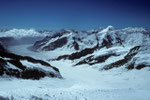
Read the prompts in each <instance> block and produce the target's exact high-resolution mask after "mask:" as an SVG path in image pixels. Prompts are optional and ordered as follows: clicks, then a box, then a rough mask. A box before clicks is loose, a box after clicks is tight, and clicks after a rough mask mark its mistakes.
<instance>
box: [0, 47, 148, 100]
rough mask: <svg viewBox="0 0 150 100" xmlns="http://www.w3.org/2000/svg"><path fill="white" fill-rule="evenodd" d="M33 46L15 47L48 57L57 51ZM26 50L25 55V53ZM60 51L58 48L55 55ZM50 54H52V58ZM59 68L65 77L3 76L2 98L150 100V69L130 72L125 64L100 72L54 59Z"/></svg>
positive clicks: (68, 61)
mask: <svg viewBox="0 0 150 100" xmlns="http://www.w3.org/2000/svg"><path fill="white" fill-rule="evenodd" d="M28 46H30V45H22V46H20V48H21V49H24V50H25V51H22V50H20V48H19V47H18V46H12V47H11V48H9V50H12V52H13V50H15V52H16V51H18V52H17V53H18V54H22V55H26V53H28V54H29V55H33V57H35V58H36V57H37V58H39V57H41V59H44V58H45V60H47V58H50V57H51V56H52V54H53V53H54V52H47V53H49V55H48V54H47V55H45V53H39V54H38V53H36V52H31V51H29V50H28V49H27V47H28ZM23 52H24V54H23ZM56 52H57V50H56V51H55V54H57V53H56ZM48 56H49V57H48ZM50 64H51V65H53V66H56V67H57V68H59V70H60V72H61V75H62V76H63V78H64V79H55V78H54V79H51V78H48V77H45V78H43V79H40V80H23V79H17V78H11V77H7V78H6V76H3V77H2V78H0V81H1V82H0V98H5V99H7V98H9V99H15V100H150V95H149V94H150V85H149V83H150V78H149V76H150V69H149V68H143V69H141V70H136V69H134V70H131V71H127V70H125V69H124V68H123V67H120V68H114V69H112V70H108V71H99V70H97V68H91V67H90V66H89V65H80V66H76V67H74V66H73V62H72V61H70V60H60V61H51V62H50Z"/></svg>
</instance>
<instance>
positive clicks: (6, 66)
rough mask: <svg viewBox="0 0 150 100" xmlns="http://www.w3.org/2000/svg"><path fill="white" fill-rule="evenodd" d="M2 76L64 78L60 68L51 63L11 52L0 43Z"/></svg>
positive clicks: (0, 69)
mask: <svg viewBox="0 0 150 100" xmlns="http://www.w3.org/2000/svg"><path fill="white" fill-rule="evenodd" d="M0 76H13V77H17V78H23V79H40V78H43V77H46V76H47V77H56V78H62V76H61V75H60V73H59V70H58V69H57V68H56V67H53V66H51V65H50V64H49V63H47V62H44V61H42V60H37V59H34V58H31V57H28V56H20V55H16V54H13V53H10V52H8V51H7V50H6V49H5V48H4V47H3V46H2V45H0Z"/></svg>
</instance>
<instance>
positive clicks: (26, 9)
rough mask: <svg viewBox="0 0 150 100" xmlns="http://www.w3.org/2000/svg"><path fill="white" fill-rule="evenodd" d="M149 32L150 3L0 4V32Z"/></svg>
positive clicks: (2, 0) (37, 0)
mask: <svg viewBox="0 0 150 100" xmlns="http://www.w3.org/2000/svg"><path fill="white" fill-rule="evenodd" d="M108 25H112V26H114V27H117V28H124V27H145V28H150V0H0V28H35V29H62V28H71V29H80V30H84V29H92V28H98V27H106V26H108Z"/></svg>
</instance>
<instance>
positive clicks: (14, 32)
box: [0, 29, 47, 38]
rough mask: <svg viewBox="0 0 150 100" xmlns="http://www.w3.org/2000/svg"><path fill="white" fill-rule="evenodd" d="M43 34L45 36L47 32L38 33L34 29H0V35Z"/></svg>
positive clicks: (26, 35) (36, 35) (19, 36)
mask: <svg viewBox="0 0 150 100" xmlns="http://www.w3.org/2000/svg"><path fill="white" fill-rule="evenodd" d="M44 36H47V32H42V33H40V32H38V31H36V30H34V29H11V30H6V31H0V37H13V38H23V37H44Z"/></svg>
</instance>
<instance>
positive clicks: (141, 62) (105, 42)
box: [33, 26, 150, 70]
mask: <svg viewBox="0 0 150 100" xmlns="http://www.w3.org/2000/svg"><path fill="white" fill-rule="evenodd" d="M149 46H150V31H148V30H146V29H144V28H125V29H115V28H114V27H113V26H108V27H107V28H100V29H97V30H96V29H95V30H90V31H75V30H63V31H60V32H59V33H57V34H55V35H53V36H47V37H45V38H44V39H43V40H41V41H37V42H36V43H35V44H34V45H33V49H34V50H36V51H55V50H60V51H68V52H64V53H62V54H61V55H59V56H58V57H56V59H53V60H61V59H69V60H73V61H74V65H75V66H77V65H84V64H89V65H91V66H94V67H98V68H99V69H100V70H102V69H105V70H107V69H111V68H114V67H121V66H124V67H125V68H127V69H134V68H136V69H141V68H143V67H149V66H150V63H149V60H150V55H149V53H150V48H149ZM145 59H147V60H145ZM50 60H51V59H50Z"/></svg>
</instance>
